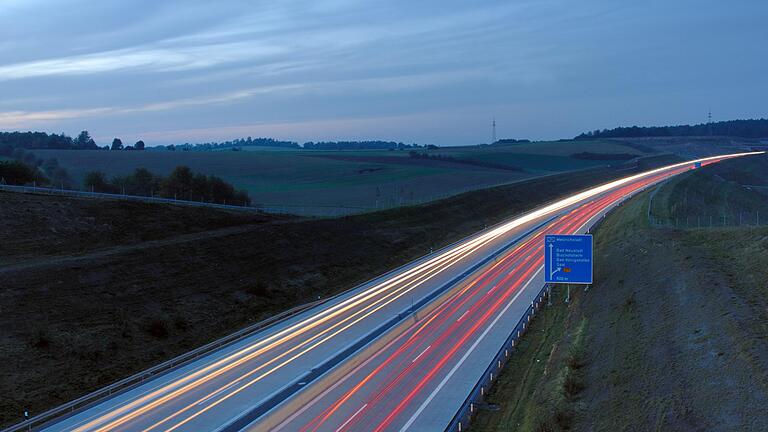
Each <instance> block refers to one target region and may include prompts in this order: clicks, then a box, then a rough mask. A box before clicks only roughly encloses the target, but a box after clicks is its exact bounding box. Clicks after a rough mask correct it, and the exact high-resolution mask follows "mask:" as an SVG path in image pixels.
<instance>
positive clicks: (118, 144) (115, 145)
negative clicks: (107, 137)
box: [112, 138, 123, 150]
mask: <svg viewBox="0 0 768 432" xmlns="http://www.w3.org/2000/svg"><path fill="white" fill-rule="evenodd" d="M122 149H123V142H122V141H121V140H120V138H115V139H113V140H112V150H122Z"/></svg>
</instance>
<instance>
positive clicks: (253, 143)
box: [164, 137, 301, 151]
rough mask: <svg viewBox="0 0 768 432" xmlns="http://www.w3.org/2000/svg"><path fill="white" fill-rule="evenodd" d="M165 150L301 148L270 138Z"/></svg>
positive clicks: (189, 145) (288, 142)
mask: <svg viewBox="0 0 768 432" xmlns="http://www.w3.org/2000/svg"><path fill="white" fill-rule="evenodd" d="M164 147H165V149H166V150H172V151H173V150H182V151H211V150H219V149H226V148H233V149H238V148H241V147H280V148H295V149H298V148H301V146H300V145H299V143H297V142H293V141H280V140H276V139H272V138H251V137H248V138H240V139H235V140H232V141H224V142H208V143H199V144H190V143H184V144H178V145H174V144H171V145H167V146H164Z"/></svg>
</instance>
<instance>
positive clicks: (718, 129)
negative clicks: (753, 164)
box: [576, 119, 768, 139]
mask: <svg viewBox="0 0 768 432" xmlns="http://www.w3.org/2000/svg"><path fill="white" fill-rule="evenodd" d="M707 135H715V136H731V137H740V138H768V119H757V120H729V121H721V122H715V123H702V124H697V125H693V126H692V125H678V126H651V127H638V126H632V127H618V128H615V129H603V130H595V131H592V132H586V133H583V134H581V135H579V136H577V137H576V139H595V138H640V137H685V136H707Z"/></svg>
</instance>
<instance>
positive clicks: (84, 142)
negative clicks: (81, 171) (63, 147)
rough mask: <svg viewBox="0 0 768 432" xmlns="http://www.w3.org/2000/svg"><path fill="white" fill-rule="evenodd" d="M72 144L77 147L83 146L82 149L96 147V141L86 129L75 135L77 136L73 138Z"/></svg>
mask: <svg viewBox="0 0 768 432" xmlns="http://www.w3.org/2000/svg"><path fill="white" fill-rule="evenodd" d="M73 145H74V146H75V147H77V148H84V149H95V148H98V146H97V145H96V142H95V141H94V140H93V138H91V135H90V134H89V133H88V131H87V130H84V131H82V132H80V134H79V135H77V138H75V140H74V142H73Z"/></svg>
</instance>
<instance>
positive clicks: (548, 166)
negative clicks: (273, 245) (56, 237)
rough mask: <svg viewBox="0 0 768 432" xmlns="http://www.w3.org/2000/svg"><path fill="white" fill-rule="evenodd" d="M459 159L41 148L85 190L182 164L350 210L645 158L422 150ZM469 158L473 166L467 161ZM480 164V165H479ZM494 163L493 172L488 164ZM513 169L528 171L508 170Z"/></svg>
mask: <svg viewBox="0 0 768 432" xmlns="http://www.w3.org/2000/svg"><path fill="white" fill-rule="evenodd" d="M419 151H420V152H424V153H428V154H430V155H443V156H450V157H452V158H454V159H455V160H448V161H446V160H435V159H414V158H411V157H409V155H408V151H305V150H291V149H277V150H275V149H265V148H249V149H248V150H247V151H223V150H221V151H211V152H194V151H188V152H187V151H175V152H171V151H144V152H129V151H122V152H112V151H80V150H35V151H34V153H35V154H36V155H37V156H38V157H40V158H44V159H47V158H52V157H53V158H57V159H58V160H59V163H60V164H61V165H62V166H63V167H65V168H66V169H67V170H68V172H69V173H70V175H71V177H72V178H73V180H74V182H75V184H78V185H81V184H82V180H83V178H84V176H85V174H86V173H87V172H89V171H92V170H100V171H103V172H105V173H106V174H107V175H109V176H114V175H125V174H129V173H130V172H132V171H133V170H135V169H136V168H140V167H141V168H147V169H149V170H150V171H152V172H154V173H157V174H162V175H167V174H168V173H169V172H170V171H171V170H173V168H175V167H176V166H178V165H186V166H189V167H190V168H191V169H193V170H194V171H197V172H201V173H205V174H213V175H217V176H220V177H222V178H224V179H225V180H227V181H229V182H231V183H233V184H234V185H235V186H236V187H237V188H241V189H245V190H246V191H248V193H249V194H250V195H251V198H252V199H253V201H254V202H255V203H257V204H261V205H268V206H298V207H301V206H308V207H310V206H350V207H365V208H387V207H393V206H398V205H403V204H409V203H415V202H423V201H429V200H433V199H437V198H440V197H444V196H447V195H452V194H456V193H460V192H463V191H466V190H471V189H478V188H483V187H488V186H492V185H498V184H503V183H509V182H513V181H517V180H521V179H524V178H530V177H533V176H537V175H543V174H549V173H556V172H562V171H570V170H577V169H584V168H589V167H594V166H600V165H605V164H606V162H605V161H589V160H579V159H573V158H570V157H569V155H571V154H573V153H578V152H583V151H589V152H595V153H639V152H637V151H636V150H634V149H632V148H630V147H626V146H623V145H619V144H615V143H611V142H589V141H584V142H542V143H530V144H518V145H505V146H484V147H477V146H475V147H456V148H441V149H438V150H429V151H425V150H419ZM464 160H471V161H474V162H472V163H462V161H464ZM477 162H479V164H478V163H477ZM483 163H492V164H494V165H492V166H483ZM500 164H501V165H509V166H515V167H521V168H523V169H524V171H514V170H510V169H503V168H504V167H503V166H501V167H500V166H498V165H500Z"/></svg>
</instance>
